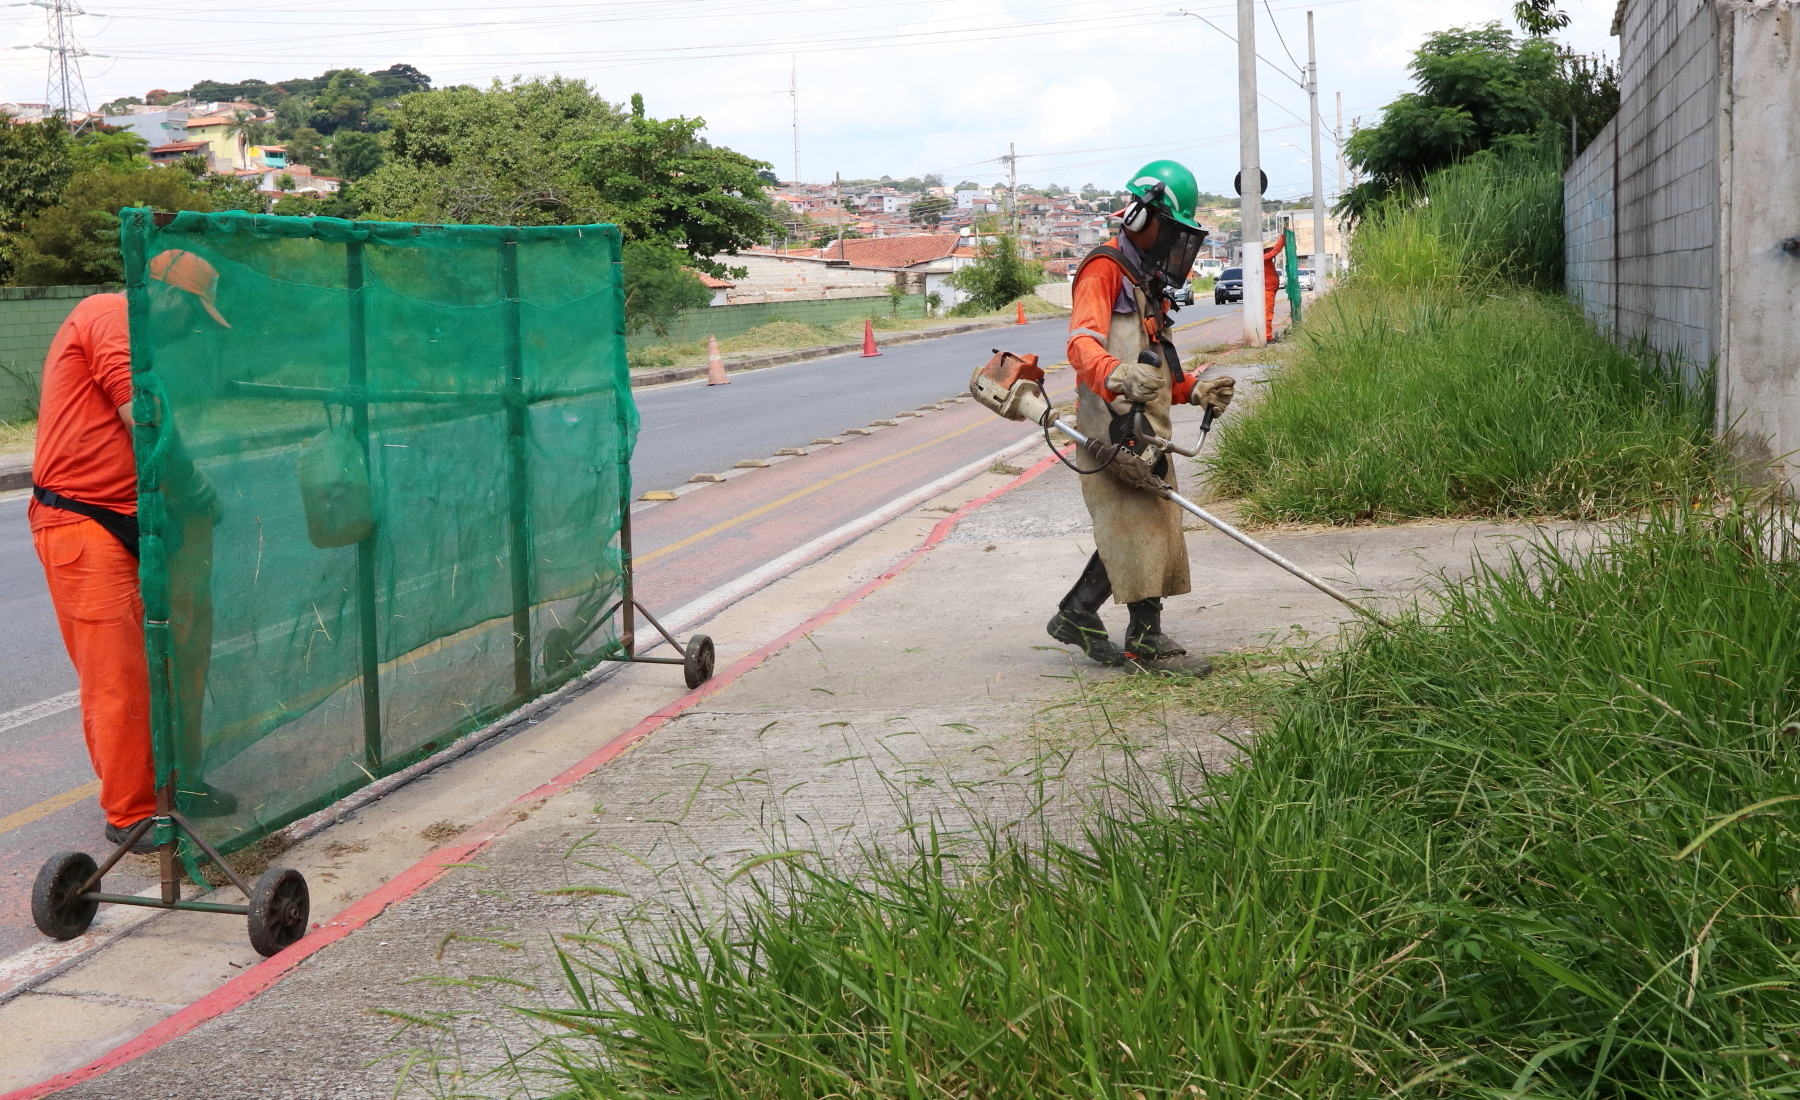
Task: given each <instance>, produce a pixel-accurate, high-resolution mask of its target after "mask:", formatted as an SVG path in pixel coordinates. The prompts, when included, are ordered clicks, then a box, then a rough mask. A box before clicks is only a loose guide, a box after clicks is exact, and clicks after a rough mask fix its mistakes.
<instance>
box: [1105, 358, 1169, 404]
mask: <svg viewBox="0 0 1800 1100" xmlns="http://www.w3.org/2000/svg"><path fill="white" fill-rule="evenodd" d="M1167 377H1168V372H1167V371H1165V370H1163V365H1162V359H1161V358H1160V357H1159V356H1158V355H1157V354H1156V353H1155V352H1154V351H1151V350H1150V349H1149V348H1145V349H1144V350H1143V351H1141V352H1139V353H1138V361H1137V362H1135V363H1120V364H1119V365H1118V366H1117V367H1116V368H1114V370H1113V372H1112V373H1111V374H1109V375H1107V376H1106V388H1107V389H1109V390H1111V391H1112V392H1113V393H1116V394H1118V395H1119V396H1120V397H1122V398H1124V399H1125V400H1126V401H1129V402H1132V403H1133V404H1141V403H1146V402H1149V401H1153V400H1155V399H1156V394H1157V392H1158V391H1159V390H1160V389H1161V388H1162V385H1163V380H1164V379H1165V378H1167Z"/></svg>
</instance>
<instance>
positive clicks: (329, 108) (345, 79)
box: [310, 69, 381, 134]
mask: <svg viewBox="0 0 1800 1100" xmlns="http://www.w3.org/2000/svg"><path fill="white" fill-rule="evenodd" d="M380 96H381V85H380V84H378V83H377V82H376V81H375V78H374V77H372V76H369V75H368V74H367V73H364V72H363V71H362V70H361V69H333V70H331V71H330V72H328V73H326V74H325V87H323V88H321V89H319V93H318V94H317V95H316V96H314V97H313V101H312V117H311V120H310V121H311V122H312V127H313V129H315V130H317V131H319V132H320V133H321V134H334V133H336V132H337V131H339V130H359V129H361V128H363V127H364V126H366V125H367V124H368V122H369V111H370V109H371V108H372V107H374V105H375V101H376V100H377V99H379V98H380Z"/></svg>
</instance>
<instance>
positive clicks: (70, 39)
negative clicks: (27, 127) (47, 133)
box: [31, 0, 88, 125]
mask: <svg viewBox="0 0 1800 1100" xmlns="http://www.w3.org/2000/svg"><path fill="white" fill-rule="evenodd" d="M31 2H32V4H33V5H34V6H36V7H40V8H43V9H44V10H45V11H46V12H47V13H49V14H48V19H47V21H48V23H49V28H48V29H49V33H48V34H47V35H46V36H45V38H44V40H43V41H42V42H39V43H38V44H37V48H38V49H40V50H43V51H45V52H46V53H48V54H49V55H50V58H49V61H50V63H49V65H48V72H47V73H46V74H45V77H44V101H45V102H46V103H47V104H48V105H49V109H50V110H51V111H52V112H59V113H61V115H62V119H63V124H64V125H69V124H71V123H73V122H74V120H75V118H76V116H78V115H79V116H84V117H83V118H82V123H81V124H82V125H86V118H85V116H86V115H87V111H88V98H87V85H86V83H85V82H84V81H83V80H82V79H81V61H80V60H79V59H80V58H83V57H86V56H88V52H87V50H85V49H83V48H82V46H81V43H79V42H77V41H76V40H75V28H74V26H73V21H74V19H75V17H77V16H81V15H86V14H87V13H86V12H84V11H82V10H81V5H80V4H78V3H76V0H31Z"/></svg>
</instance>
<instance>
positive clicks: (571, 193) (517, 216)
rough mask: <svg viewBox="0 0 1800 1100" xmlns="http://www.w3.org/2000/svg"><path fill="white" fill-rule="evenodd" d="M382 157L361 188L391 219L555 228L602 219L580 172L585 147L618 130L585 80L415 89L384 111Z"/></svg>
mask: <svg viewBox="0 0 1800 1100" xmlns="http://www.w3.org/2000/svg"><path fill="white" fill-rule="evenodd" d="M391 121H392V126H391V129H390V130H389V131H388V135H387V137H388V150H387V158H386V160H385V161H384V162H383V163H382V165H381V167H379V168H378V169H376V170H375V171H374V172H373V173H372V174H370V175H369V176H368V177H367V178H366V179H364V180H362V181H360V182H359V184H358V186H357V195H358V199H359V201H360V202H361V203H362V204H363V206H364V208H365V209H366V210H367V211H368V213H369V215H370V216H372V217H377V218H386V219H391V220H394V221H424V222H448V223H475V224H487V225H555V224H559V223H580V222H597V221H603V220H605V216H604V214H603V212H602V208H601V202H600V196H599V195H598V193H597V192H596V191H595V190H594V188H593V187H592V186H591V185H590V184H589V183H588V181H587V180H586V179H585V178H584V177H583V175H582V173H581V172H580V171H579V170H578V166H577V163H576V162H577V158H578V154H579V150H580V149H581V147H582V146H583V145H584V143H585V142H587V141H589V140H591V139H593V138H595V137H597V136H598V135H600V134H602V133H605V132H608V131H610V130H613V129H616V128H617V127H618V126H619V125H620V124H621V121H622V120H621V115H620V112H619V110H618V108H616V107H614V106H613V105H612V104H610V103H608V102H606V101H605V100H603V99H601V98H600V97H599V96H598V95H596V94H595V93H594V91H593V90H592V89H591V88H589V87H588V85H587V83H586V82H585V81H581V80H565V79H563V78H561V77H554V78H551V79H549V80H542V79H534V80H529V81H519V80H514V81H513V82H512V83H511V84H502V83H501V82H499V81H495V82H494V83H493V84H492V85H491V86H489V87H488V88H486V89H480V88H470V87H458V88H441V89H438V90H435V91H429V92H420V93H418V94H415V95H409V96H406V97H405V98H404V99H402V100H400V102H399V104H398V105H397V106H396V107H395V108H394V110H393V113H392V118H391Z"/></svg>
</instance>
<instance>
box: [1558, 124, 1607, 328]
mask: <svg viewBox="0 0 1800 1100" xmlns="http://www.w3.org/2000/svg"><path fill="white" fill-rule="evenodd" d="M1618 140H1619V120H1618V118H1617V117H1614V118H1613V120H1612V121H1610V122H1608V123H1607V124H1606V127H1605V129H1603V130H1601V131H1600V133H1599V135H1598V136H1596V137H1595V138H1594V140H1593V141H1592V142H1591V143H1589V145H1588V147H1587V148H1586V149H1583V150H1582V151H1581V155H1580V156H1579V157H1577V158H1576V159H1575V163H1574V164H1572V165H1570V166H1569V170H1568V172H1567V173H1565V174H1564V176H1563V255H1564V262H1565V265H1566V271H1565V275H1564V278H1565V279H1566V280H1567V284H1568V289H1569V298H1570V300H1571V301H1573V302H1574V303H1575V304H1576V305H1578V306H1580V307H1581V311H1582V312H1583V313H1585V314H1587V316H1588V320H1590V321H1592V322H1593V323H1594V325H1595V326H1596V327H1598V328H1600V329H1601V330H1603V331H1607V332H1611V331H1613V330H1614V329H1616V328H1617V327H1618V318H1617V316H1616V310H1617V309H1618V304H1619V296H1618V289H1619V282H1618V277H1617V273H1616V270H1615V266H1614V260H1615V258H1616V257H1615V255H1614V252H1613V245H1614V243H1615V241H1616V239H1617V234H1618V216H1617V215H1618V204H1617V202H1616V198H1615V195H1614V191H1613V184H1614V179H1613V169H1614V166H1615V165H1616V163H1617V158H1618Z"/></svg>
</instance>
